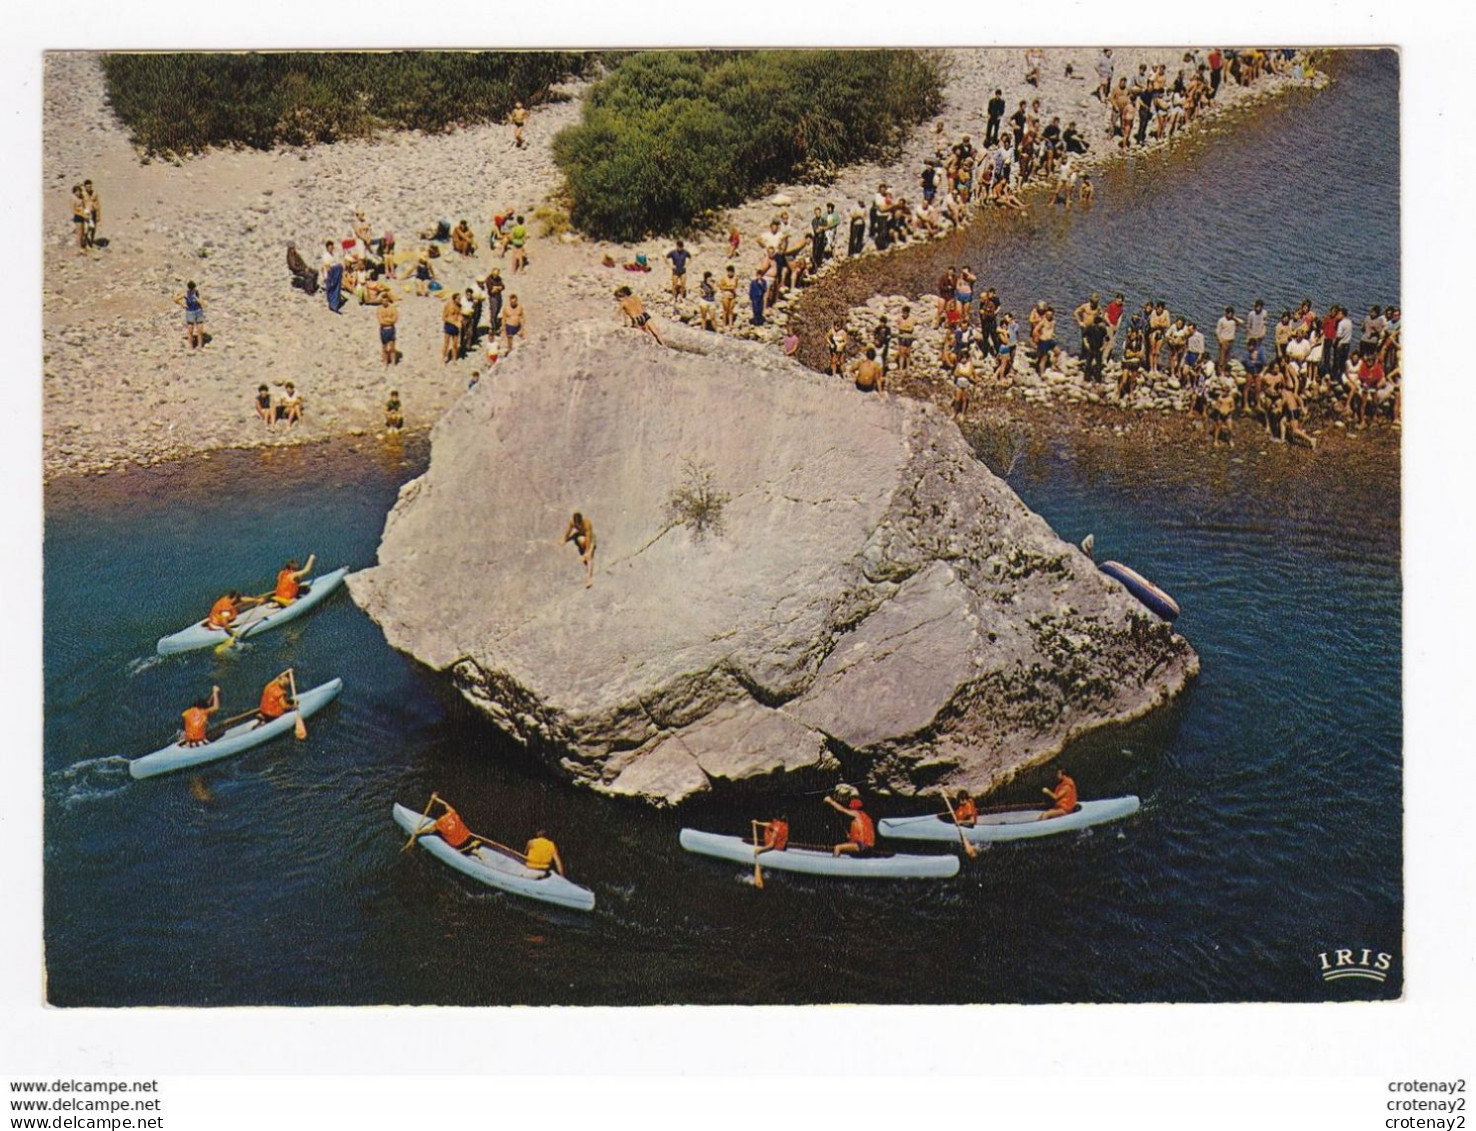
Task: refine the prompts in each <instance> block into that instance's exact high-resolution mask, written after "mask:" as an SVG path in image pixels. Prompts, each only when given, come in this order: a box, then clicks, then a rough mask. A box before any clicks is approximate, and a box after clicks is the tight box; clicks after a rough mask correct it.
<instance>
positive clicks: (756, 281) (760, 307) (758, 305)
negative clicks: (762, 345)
mask: <svg viewBox="0 0 1476 1131" xmlns="http://www.w3.org/2000/svg"><path fill="white" fill-rule="evenodd" d="M768 289H769V285H768V283H766V282H765V281H764V268H763V267H762V266H759V267H755V268H754V269H753V279H752V281H751V282H750V283H749V284H748V302H749V305H750V306H752V307H753V324H754V325H755V326H762V325H763V324H764V293H765V292H766V291H767V290H768Z"/></svg>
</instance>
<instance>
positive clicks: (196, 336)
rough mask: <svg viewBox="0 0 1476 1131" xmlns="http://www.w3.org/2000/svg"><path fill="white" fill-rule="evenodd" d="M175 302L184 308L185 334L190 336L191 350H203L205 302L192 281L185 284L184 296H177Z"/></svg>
mask: <svg viewBox="0 0 1476 1131" xmlns="http://www.w3.org/2000/svg"><path fill="white" fill-rule="evenodd" d="M174 301H175V303H176V304H178V305H179V306H182V307H184V312H185V332H186V333H187V334H189V340H190V349H202V348H204V345H205V300H204V299H203V298H201V297H200V290H199V288H198V287H196V286H195V281H194V280H193V279H191V280H190V281H189V282H187V283H186V284H185V289H184V294H182V295H175V296H174Z"/></svg>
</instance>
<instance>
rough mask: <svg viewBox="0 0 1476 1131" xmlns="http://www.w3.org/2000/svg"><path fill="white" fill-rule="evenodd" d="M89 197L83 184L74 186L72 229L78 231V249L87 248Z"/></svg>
mask: <svg viewBox="0 0 1476 1131" xmlns="http://www.w3.org/2000/svg"><path fill="white" fill-rule="evenodd" d="M87 225H88V219H87V197H86V195H85V194H84V193H83V192H82V186H81V185H73V186H72V231H74V232H76V233H77V250H78V251H86V250H87Z"/></svg>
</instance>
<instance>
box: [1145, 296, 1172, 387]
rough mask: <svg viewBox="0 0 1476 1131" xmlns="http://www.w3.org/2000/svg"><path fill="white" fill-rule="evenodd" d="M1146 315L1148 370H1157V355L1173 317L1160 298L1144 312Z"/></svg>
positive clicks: (1151, 371)
mask: <svg viewBox="0 0 1476 1131" xmlns="http://www.w3.org/2000/svg"><path fill="white" fill-rule="evenodd" d="M1146 313H1147V315H1148V317H1147V319H1146V321H1147V323H1148V372H1150V373H1157V372H1158V355H1159V354H1160V353H1161V352H1162V351H1163V346H1164V342H1165V340H1167V338H1168V332H1169V327H1170V326H1171V325H1172V324H1173V319H1172V318H1171V317H1170V316H1169V312H1168V308H1167V307H1166V306H1164V304H1163V302H1162V300H1160V301H1158V302H1155V303H1154V304H1153V309H1152V310H1150V311H1147V312H1146Z"/></svg>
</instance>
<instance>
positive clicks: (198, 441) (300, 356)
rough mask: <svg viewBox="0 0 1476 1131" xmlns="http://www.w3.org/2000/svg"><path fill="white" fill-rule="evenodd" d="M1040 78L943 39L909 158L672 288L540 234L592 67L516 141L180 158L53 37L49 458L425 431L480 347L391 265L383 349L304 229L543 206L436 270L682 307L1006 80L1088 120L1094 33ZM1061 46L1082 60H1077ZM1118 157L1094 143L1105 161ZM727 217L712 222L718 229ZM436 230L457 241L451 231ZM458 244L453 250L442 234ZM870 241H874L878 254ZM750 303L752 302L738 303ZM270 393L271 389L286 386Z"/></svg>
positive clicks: (1052, 60) (904, 176)
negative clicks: (510, 238) (394, 405)
mask: <svg viewBox="0 0 1476 1131" xmlns="http://www.w3.org/2000/svg"><path fill="white" fill-rule="evenodd" d="M1178 54H1179V53H1177V52H1175V51H1173V50H1171V49H1166V48H1157V49H1128V50H1121V51H1119V52H1117V67H1118V73H1119V74H1126V73H1129V72H1130V71H1134V70H1136V67H1137V65H1138V64H1139V63H1150V64H1151V63H1158V62H1163V63H1165V64H1167V65H1168V66H1169V69H1170V73H1171V74H1172V73H1173V71H1174V70H1175V69H1176V67H1177V66H1178V62H1177V60H1178ZM1045 55H1046V62H1045V64H1044V66H1043V67H1042V69H1041V79H1040V83H1039V85H1038V86H1029V85H1026V84H1025V83H1024V81H1023V73H1024V71H1023V65H1022V61H1021V53H1020V52H1019V51H1014V50H982V51H975V50H968V51H964V50H960V51H952V52H949V53H948V59H949V66H950V79H949V84H948V87H947V90H946V92H945V107H944V111H943V113H942V115H941V116H940V118H939V119H938V121H937V122H936V123H930V124H928V125H926V126H923V127H920V128H919V129H917V130H915V131H914V132H913V135H912V136H911V137H910V139H909V140H908V141H907V142H906V143H905V145H904V146H903V148H902V152H901V154H900V155H899V156H898V157H897V159H896V160H895V162H892V163H889V164H888V165H886V166H882V165H858V166H853V167H850V168H848V169H845V170H843V171H841V173H840V175H839V177H838V179H836V180H835V181H834V182H833V183H831V184H827V185H787V186H777V187H776V190H775V192H774V193H772V194H770V195H768V196H766V197H765V198H764V199H762V200H756V201H753V202H750V203H749V204H746V205H744V206H742V207H740V208H738V209H734V210H732V211H731V212H730V213H728V214H726V215H724V216H723V217H721V223H719V224H718V225H717V229H716V230H715V231H714V233H713V234H712V235H711V236H710V237H708V238H698V239H694V240H691V241H688V246H689V248H690V250H692V251H693V252H694V256H695V257H694V260H693V262H692V266H691V268H690V270H692V271H695V272H697V274H696V275H694V276H693V284H694V285H693V286H692V287H690V288H689V290H690V291H691V292H692V294H693V296H694V297H693V298H689V299H688V300H686V301H684V302H673V301H672V300H670V298H669V297H667V296H666V295H665V294H664V286H665V283H666V279H667V273H666V272H665V271H664V270H662V269H660V267H659V266H658V269H657V270H655V271H653V272H651V273H650V274H639V273H631V272H626V271H622V270H619V269H618V268H613V269H612V268H609V267H605V266H603V265H602V264H603V262H604V260H605V259H606V258H607V257H608V258H609V259H612V260H615V261H620V262H624V261H628V260H631V259H633V258H634V256H635V255H636V254H645V255H646V256H647V257H648V259H650V261H651V262H653V263H655V264H658V265H659V264H662V263H663V260H662V256H663V255H664V253H665V251H666V249H667V248H668V246H669V243H668V242H667V241H665V240H649V241H644V242H643V243H641V244H638V245H631V246H614V245H607V244H603V243H598V242H593V241H585V240H582V239H580V238H578V237H576V236H573V235H571V234H568V233H564V234H562V235H554V234H549V235H546V236H544V235H540V232H541V229H542V227H543V226H542V225H541V224H540V223H539V222H537V221H535V220H534V219H533V215H534V213H535V211H536V210H537V209H538V208H539V207H540V206H544V205H547V203H548V202H549V201H551V200H552V199H553V198H554V197H556V195H557V192H558V187H559V175H558V171H557V168H556V167H555V166H554V163H553V160H552V155H551V142H552V138H553V136H554V135H555V134H556V133H557V132H558V131H559V130H560V129H562V128H563V127H564V126H565V125H567V124H569V123H571V122H573V121H574V120H575V119H576V117H577V115H578V95H579V88H578V87H577V86H576V87H570V88H568V89H566V90H565V91H564V92H563V93H564V94H565V95H567V100H566V101H562V102H555V103H553V104H550V105H546V106H543V107H540V108H538V109H537V110H535V111H534V112H533V114H532V115H531V116H530V118H529V123H528V127H527V131H526V132H527V136H528V141H529V144H528V146H527V148H525V149H517V148H515V147H514V145H513V141H512V132H511V129H510V127H506V126H491V125H489V126H479V127H473V128H470V129H466V130H461V131H457V132H455V133H451V134H445V135H434V136H427V135H419V134H394V135H387V136H385V137H382V138H380V139H377V140H374V141H355V142H345V143H340V144H337V145H332V146H321V147H316V148H312V149H306V150H302V151H297V150H281V151H276V152H271V153H260V152H254V151H241V152H215V153H210V154H206V155H204V156H201V157H198V158H194V159H191V160H188V161H184V162H181V163H179V164H172V163H168V162H154V163H151V164H145V163H142V162H141V159H140V156H139V154H138V153H137V152H136V151H135V150H134V149H133V147H132V146H131V145H130V144H129V142H128V139H127V137H126V135H125V133H124V131H123V130H122V128H121V127H120V126H119V125H118V123H117V122H116V121H115V120H114V119H113V117H112V116H111V114H110V112H109V111H108V109H107V101H106V91H105V86H104V82H103V78H102V73H101V69H100V68H99V66H98V62H97V57H96V56H95V55H92V54H84V53H52V54H49V55H48V56H47V59H46V70H45V91H44V110H43V131H44V143H45V144H44V154H45V157H44V169H43V176H44V185H45V193H46V195H45V203H44V222H45V235H44V254H45V266H46V277H45V281H44V289H43V316H44V321H43V361H42V372H43V386H44V398H45V401H44V418H43V459H44V474H45V475H46V477H47V478H48V479H50V478H54V477H56V476H58V475H65V474H69V473H76V472H84V473H85V472H106V471H108V470H109V469H111V468H114V467H117V466H119V465H123V464H148V463H156V462H159V461H162V460H170V459H177V458H181V457H184V456H187V455H190V454H194V453H198V452H202V451H209V450H213V449H221V448H236V447H253V446H265V445H279V444H287V443H297V442H311V441H316V440H321V439H324V438H327V437H330V436H337V435H355V436H362V435H369V434H373V433H376V432H377V431H378V430H379V429H380V428H381V427H382V426H383V414H382V404H383V402H384V400H385V398H386V397H387V396H388V393H389V390H390V389H392V388H393V389H397V390H398V391H399V393H400V397H401V400H402V402H403V404H404V411H405V415H406V420H407V424H408V426H409V427H411V428H412V429H423V428H427V427H429V426H430V425H431V424H432V423H433V422H434V421H435V420H437V419H439V417H440V416H441V415H442V413H444V412H445V411H446V410H447V408H448V407H449V406H450V405H452V404H453V403H454V402H455V400H456V399H457V397H459V396H460V395H461V394H462V393H463V392H464V391H465V389H466V387H467V384H468V382H469V380H470V375H471V372H472V371H473V370H477V369H485V368H486V365H487V358H486V356H485V355H482V356H480V357H477V358H469V359H467V360H464V361H461V362H457V363H453V364H451V365H442V364H441V362H440V360H439V347H440V340H441V335H440V325H439V322H440V318H439V315H440V302H439V301H437V300H436V299H434V298H417V297H415V296H413V295H412V294H411V293H410V287H409V284H408V283H407V282H402V283H401V284H400V295H401V297H402V300H403V301H402V302H401V307H402V314H401V320H400V327H399V342H400V349H401V353H402V355H403V356H402V360H401V362H400V363H399V364H398V365H397V366H395V367H392V368H386V367H385V366H383V365H382V364H381V361H380V352H379V343H378V338H377V334H376V327H375V322H374V318H373V312H372V310H369V309H365V308H363V307H361V306H359V305H358V304H357V302H355V301H353V300H351V301H350V304H349V306H348V307H346V308H345V309H344V310H343V312H342V313H341V314H337V315H335V314H333V313H331V312H330V311H329V310H328V309H327V307H326V305H325V303H324V302H323V299H322V297H321V296H319V297H316V298H314V297H309V296H307V295H304V294H302V293H300V292H298V291H294V290H292V289H290V288H289V286H288V275H287V271H286V267H285V252H286V245H287V243H288V242H289V241H293V242H296V244H297V245H298V247H299V249H300V250H301V251H302V252H303V254H304V256H305V257H306V258H307V259H308V261H309V262H310V263H315V262H316V258H317V257H316V253H315V252H314V249H315V248H319V247H321V244H322V241H323V240H325V239H335V240H339V239H342V238H343V237H344V236H346V235H348V234H349V230H350V226H351V224H352V223H353V218H354V212H355V210H362V211H364V213H365V216H366V219H367V221H368V223H369V224H370V226H371V228H372V229H373V230H374V232H375V233H376V234H377V233H379V232H382V231H385V230H391V231H394V232H396V233H397V238H398V241H399V245H400V247H401V248H402V249H404V248H407V247H414V246H416V245H417V242H418V241H417V240H416V239H415V234H416V233H417V232H418V231H421V230H424V229H428V228H430V227H433V226H434V225H435V223H436V221H437V220H440V219H447V220H449V221H450V222H452V223H455V222H456V221H457V220H459V219H461V218H463V217H465V218H467V219H469V220H470V221H471V224H472V226H473V228H474V230H475V231H476V232H477V234H478V236H479V238H483V237H485V235H486V232H487V229H488V227H489V217H490V216H491V215H492V214H493V212H494V211H500V210H503V209H505V208H513V209H516V210H518V211H520V212H522V213H524V214H525V215H527V216H528V217H529V220H530V224H531V227H532V231H533V233H534V236H535V238H534V239H533V240H532V242H531V249H530V250H531V266H530V268H529V270H528V271H527V272H525V273H522V274H519V275H517V276H510V275H508V271H507V263H506V261H502V260H499V259H498V258H497V257H496V256H495V254H493V253H492V252H491V251H489V249H488V248H487V247H486V246H485V239H484V238H483V246H481V247H479V249H478V252H477V254H476V255H475V256H472V257H469V258H466V259H461V258H460V257H455V261H454V262H453V261H452V259H451V258H450V257H448V258H442V259H441V260H440V261H439V262H438V264H437V270H438V274H440V276H441V277H442V279H443V280H444V281H445V282H446V284H447V285H448V286H453V287H456V288H458V289H459V288H463V287H465V286H468V285H471V283H472V280H473V279H474V278H477V277H480V276H483V275H485V274H486V272H487V271H488V270H489V269H490V268H491V267H492V266H498V265H501V266H502V267H503V268H504V275H505V276H508V277H507V282H508V289H509V292H510V293H512V292H515V293H518V294H519V297H520V300H521V301H522V304H523V305H524V306H525V308H527V310H528V327H527V334H528V335H529V337H530V338H531V337H536V336H537V335H539V334H540V333H542V332H544V330H545V329H547V328H549V327H551V326H553V325H554V324H557V323H562V322H564V321H567V320H570V319H577V318H589V317H611V318H613V317H614V316H613V314H612V305H613V304H612V302H611V299H610V291H611V290H612V289H613V287H614V286H616V285H617V284H619V283H627V284H629V285H631V286H633V287H634V288H635V289H636V291H637V293H640V294H643V295H644V297H645V298H646V299H647V301H648V303H649V304H650V306H651V307H652V308H653V309H654V310H656V311H657V312H658V314H659V315H662V316H665V317H669V318H675V319H685V320H690V319H691V318H692V317H693V316H694V313H695V309H696V307H695V290H696V288H695V280H696V278H700V274H701V272H702V271H703V270H713V271H715V272H719V271H721V269H722V267H723V266H724V265H725V264H726V263H727V262H728V260H727V258H726V256H727V248H726V242H725V234H726V231H727V227H728V225H729V224H730V223H731V224H732V225H734V226H736V227H738V228H739V230H740V232H742V233H743V239H744V244H743V247H742V249H741V253H740V259H739V261H738V262H739V263H741V264H749V263H750V261H751V260H752V259H753V247H752V241H753V237H754V236H755V234H756V233H757V232H759V231H760V230H763V229H764V228H766V227H767V222H768V220H769V219H770V217H771V216H772V214H773V213H774V211H775V209H776V207H781V206H779V205H776V204H775V203H774V201H779V200H782V201H786V202H787V203H786V204H785V205H783V206H782V207H786V208H787V209H788V210H789V212H790V213H791V217H792V219H793V220H794V222H795V224H796V227H797V228H800V229H803V226H804V223H805V218H806V217H807V216H808V215H809V214H810V212H811V211H812V210H813V208H814V207H815V206H817V205H823V204H824V203H825V202H828V201H834V202H835V203H836V204H837V208H838V209H840V210H844V208H845V207H846V206H847V204H848V202H850V201H854V200H856V199H858V198H861V197H866V196H869V194H870V193H871V192H873V191H874V190H875V186H876V184H877V183H878V182H879V181H883V180H884V181H888V182H889V183H891V184H893V185H896V186H907V185H910V184H911V183H912V182H913V181H914V180H915V177H916V174H917V171H918V169H920V167H921V162H922V158H923V157H924V156H930V155H932V154H933V152H934V151H935V150H936V149H937V147H938V146H939V144H940V143H941V141H942V140H943V139H944V138H955V139H956V138H957V137H959V136H961V135H962V134H964V133H972V134H973V135H974V137H975V139H976V140H977V139H978V138H980V137H981V136H982V134H983V128H984V121H983V117H982V115H983V107H984V104H985V102H986V101H987V99H988V98H989V96H990V95H991V94H992V92H993V90H994V89H995V88H996V87H998V88H1001V89H1002V90H1003V91H1004V92H1005V98H1006V100H1007V102H1008V103H1009V104H1010V106H1011V107H1013V105H1014V104H1015V103H1016V102H1017V101H1018V100H1019V99H1020V98H1026V97H1028V98H1032V99H1033V98H1040V99H1041V101H1042V109H1043V111H1044V112H1045V113H1047V114H1048V115H1049V114H1059V115H1060V116H1061V117H1062V119H1063V123H1064V122H1065V121H1068V120H1070V119H1071V118H1072V117H1077V118H1078V120H1079V122H1080V125H1081V126H1082V128H1083V130H1084V131H1085V132H1086V133H1087V134H1088V135H1089V136H1093V138H1094V142H1093V144H1094V149H1096V150H1101V149H1103V148H1104V144H1105V143H1104V142H1103V141H1101V140H1097V135H1099V134H1100V127H1101V120H1102V119H1103V117H1104V110H1103V108H1102V107H1101V106H1100V105H1099V104H1098V103H1097V102H1096V100H1095V99H1094V98H1092V96H1091V90H1092V88H1093V87H1094V85H1095V83H1094V76H1093V75H1091V73H1090V72H1091V66H1092V61H1093V58H1094V56H1095V52H1093V51H1089V50H1081V49H1065V48H1057V49H1051V50H1048V51H1047V52H1046V53H1045ZM1067 63H1074V71H1075V72H1076V73H1078V74H1086V75H1087V76H1088V77H1086V78H1084V79H1081V80H1076V79H1068V78H1066V77H1065V67H1066V64H1067ZM1287 81H1290V80H1285V79H1279V78H1270V79H1266V80H1263V81H1262V82H1261V83H1260V84H1258V85H1257V86H1255V87H1250V88H1239V87H1232V86H1225V87H1223V88H1222V94H1221V97H1220V98H1219V99H1217V101H1216V108H1215V112H1216V113H1220V112H1222V111H1223V108H1225V107H1229V106H1233V105H1235V104H1237V103H1238V102H1240V101H1243V100H1245V99H1252V98H1259V97H1265V96H1268V95H1269V94H1270V93H1272V92H1274V91H1275V90H1276V89H1278V88H1279V87H1280V86H1281V85H1284V84H1285V83H1286V82H1287ZM1101 159H1107V160H1110V159H1111V153H1110V152H1109V153H1102V154H1099V155H1098V156H1097V157H1094V160H1101ZM84 177H86V178H90V179H92V180H93V181H94V182H95V183H96V184H97V186H98V188H99V190H100V192H101V195H102V199H103V220H102V223H101V225H100V228H99V235H100V236H101V237H102V239H104V240H106V241H107V244H106V246H105V247H103V248H100V249H97V250H94V251H89V252H80V251H78V250H77V249H76V248H75V246H74V245H73V240H72V237H73V232H72V224H71V217H70V207H69V203H68V200H69V190H70V186H71V185H72V184H74V183H77V182H79V181H81V180H82V179H83V178H84ZM719 232H720V233H721V234H719ZM443 246H444V245H443ZM447 250H448V255H449V248H448V249H447ZM868 254H875V253H874V252H870V253H868ZM190 280H193V281H195V282H197V283H199V285H200V291H201V294H202V296H203V297H204V300H205V304H206V319H207V320H206V330H207V332H208V334H209V335H210V339H209V341H208V342H207V344H206V345H205V347H204V348H203V349H199V350H191V349H190V348H189V347H188V344H187V341H186V340H185V336H184V333H183V328H182V316H181V313H180V310H179V308H178V307H177V306H176V305H175V304H174V302H173V301H172V299H173V296H174V295H176V294H179V293H181V292H182V291H183V290H184V286H185V283H186V282H187V281H190ZM787 318H788V314H787V312H786V310H785V309H784V308H782V307H781V309H780V310H779V311H778V312H777V316H776V318H775V320H774V322H773V324H772V325H771V326H770V327H768V328H766V329H764V330H755V329H753V328H748V327H741V328H740V329H738V330H737V331H736V333H737V334H738V335H739V336H743V337H754V336H759V337H770V336H774V335H777V334H780V333H782V331H783V326H784V325H785V323H786V321H787ZM745 321H746V319H740V324H741V323H743V322H745ZM288 380H291V381H293V382H294V384H295V386H296V388H297V389H298V390H299V391H300V392H301V393H302V394H303V397H304V400H305V406H306V412H305V416H304V419H303V421H302V423H301V424H300V425H298V426H296V427H295V428H293V429H292V430H291V431H287V430H284V429H282V428H280V427H279V428H277V429H274V430H268V429H267V428H266V427H265V425H264V424H262V423H261V422H260V421H258V420H257V419H256V418H255V415H254V413H253V409H252V396H253V394H254V391H255V389H256V386H257V385H258V384H261V383H269V384H274V385H278V386H280V385H281V384H282V383H284V382H286V381H288ZM274 391H277V390H274Z"/></svg>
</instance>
